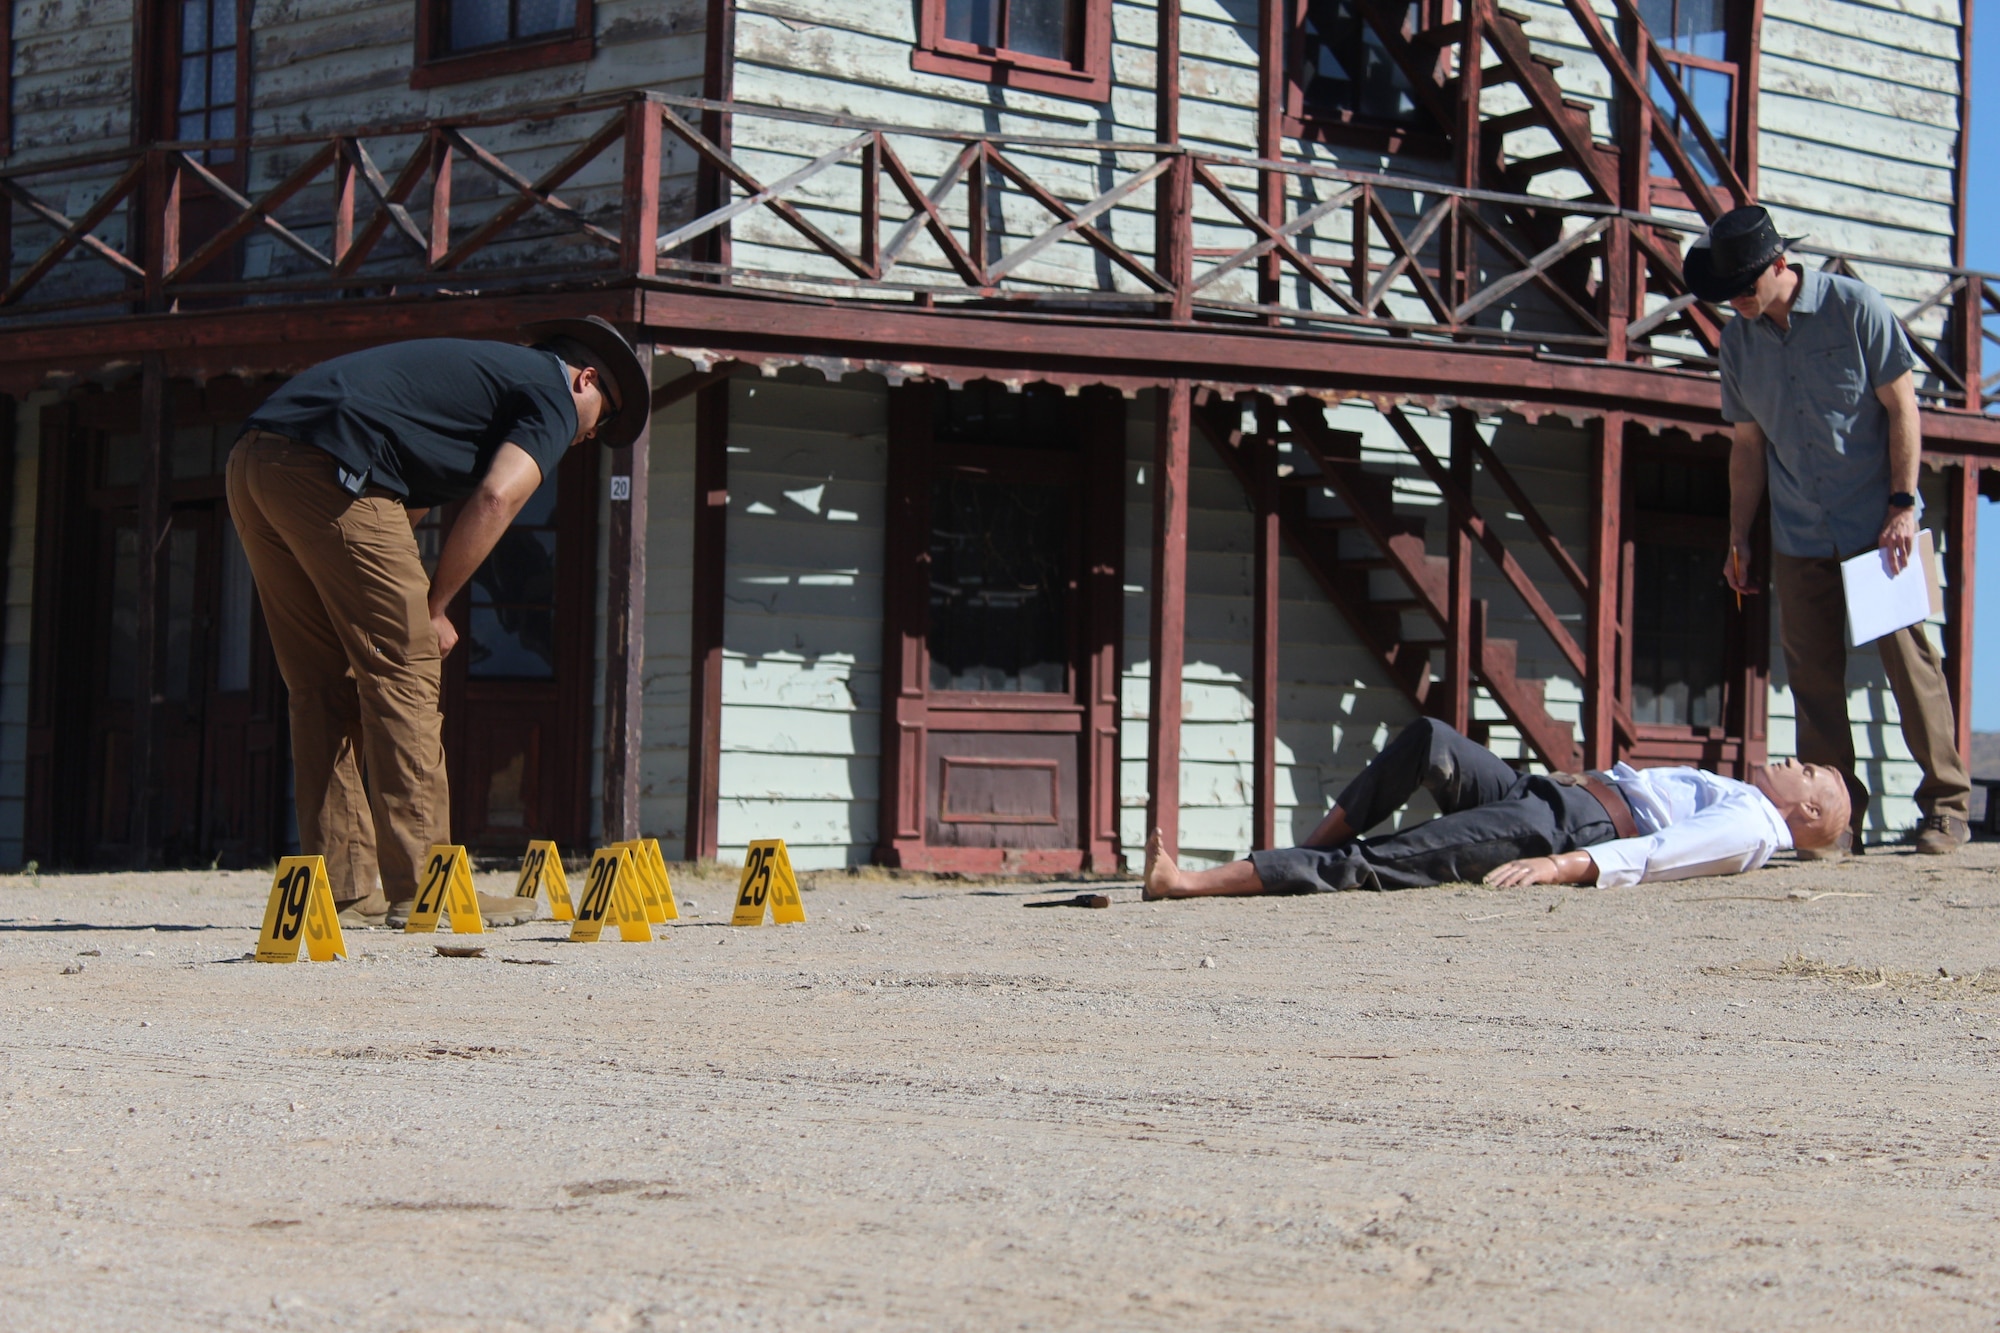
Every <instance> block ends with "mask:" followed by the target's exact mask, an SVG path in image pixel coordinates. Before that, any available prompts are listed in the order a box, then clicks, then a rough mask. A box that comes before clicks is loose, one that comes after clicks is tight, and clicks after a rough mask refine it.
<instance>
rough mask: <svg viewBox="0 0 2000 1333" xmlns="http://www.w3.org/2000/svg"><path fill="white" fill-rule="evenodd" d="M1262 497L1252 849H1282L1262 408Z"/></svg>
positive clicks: (1272, 443) (1275, 565)
mask: <svg viewBox="0 0 2000 1333" xmlns="http://www.w3.org/2000/svg"><path fill="white" fill-rule="evenodd" d="M1250 448H1251V449H1252V451H1253V452H1252V454H1251V459H1250V461H1251V466H1252V467H1254V468H1256V470H1257V471H1256V477H1257V494H1256V509H1255V511H1254V518H1253V522H1254V523H1255V525H1256V541H1255V546H1256V554H1255V555H1254V557H1253V561H1254V564H1253V568H1252V570H1251V579H1252V591H1251V631H1250V634H1251V666H1250V676H1251V680H1252V682H1253V686H1252V688H1253V689H1254V691H1255V693H1254V696H1253V698H1252V700H1251V705H1252V709H1253V712H1252V718H1253V723H1252V727H1253V732H1254V759H1253V761H1252V763H1253V770H1252V775H1251V798H1250V799H1251V824H1250V838H1251V845H1252V846H1253V847H1257V848H1267V847H1275V846H1277V845H1278V645H1279V642H1280V639H1279V624H1278V573H1279V568H1280V561H1279V557H1280V555H1281V553H1282V547H1281V545H1280V541H1279V528H1278V521H1279V520H1278V411H1277V407H1276V406H1275V405H1274V404H1273V403H1272V402H1271V401H1270V400H1269V399H1260V400H1259V401H1258V403H1257V436H1256V439H1255V440H1254V441H1253V442H1252V443H1251V445H1250Z"/></svg>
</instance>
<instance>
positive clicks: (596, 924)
mask: <svg viewBox="0 0 2000 1333" xmlns="http://www.w3.org/2000/svg"><path fill="white" fill-rule="evenodd" d="M638 879H639V870H638V866H637V865H636V864H635V863H634V861H633V858H632V849H631V847H630V846H629V845H627V844H624V843H614V844H612V845H611V846H609V847H599V848H598V849H597V851H596V852H595V853H593V854H592V856H591V858H590V871H589V873H588V875H587V876H586V877H585V879H584V883H583V897H582V898H581V899H580V900H579V901H578V902H577V905H576V924H575V925H573V926H571V927H570V928H569V937H570V939H571V940H573V941H581V942H583V943H586V944H589V943H594V942H596V941H597V940H598V939H599V938H600V937H601V936H602V934H603V931H604V928H605V927H606V926H616V927H617V928H618V938H619V939H621V940H650V939H652V938H653V927H652V925H651V923H649V922H648V921H647V920H646V900H645V898H644V897H643V896H642V895H641V894H640V891H639V886H638Z"/></svg>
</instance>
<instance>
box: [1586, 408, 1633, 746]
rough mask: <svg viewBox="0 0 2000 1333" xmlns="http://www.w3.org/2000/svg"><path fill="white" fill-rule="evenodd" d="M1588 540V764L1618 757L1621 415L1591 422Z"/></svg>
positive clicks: (1622, 494) (1622, 503) (1622, 513)
mask: <svg viewBox="0 0 2000 1333" xmlns="http://www.w3.org/2000/svg"><path fill="white" fill-rule="evenodd" d="M1590 435H1591V459H1590V482H1591V486H1590V498H1591V545H1590V587H1589V592H1588V605H1589V619H1588V624H1589V633H1590V640H1589V644H1588V652H1589V658H1590V670H1589V673H1588V674H1587V675H1586V677H1585V678H1584V682H1583V697H1584V723H1583V743H1584V752H1585V760H1584V762H1585V763H1587V764H1589V765H1590V767H1592V768H1609V767H1611V765H1613V764H1614V763H1616V762H1618V746H1617V737H1616V734H1615V732H1614V728H1615V726H1616V715H1617V709H1618V679H1619V675H1618V647H1619V641H1620V638H1621V635H1622V628H1623V627H1622V622H1621V619H1620V614H1619V596H1618V594H1619V591H1620V587H1621V579H1620V578H1619V565H1620V559H1621V554H1622V551H1623V547H1624V541H1625V537H1624V527H1623V524H1624V516H1625V499H1624V497H1625V418H1624V417H1623V415H1622V414H1619V413H1615V412H1614V413H1611V414H1608V415H1606V416H1603V417H1600V418H1599V419H1598V420H1597V421H1595V422H1593V423H1591V427H1590Z"/></svg>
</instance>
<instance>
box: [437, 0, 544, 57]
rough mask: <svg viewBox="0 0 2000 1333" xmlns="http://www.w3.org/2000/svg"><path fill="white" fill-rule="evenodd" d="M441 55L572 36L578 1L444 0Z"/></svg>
mask: <svg viewBox="0 0 2000 1333" xmlns="http://www.w3.org/2000/svg"><path fill="white" fill-rule="evenodd" d="M443 9H444V31H443V32H442V33H441V34H440V36H441V37H442V39H443V40H442V41H441V42H440V43H439V50H438V52H437V54H439V55H464V54H466V53H467V52H470V51H485V50H490V49H491V48H493V47H496V46H508V45H512V44H513V43H515V42H525V41H532V40H534V39H536V38H544V39H546V38H549V37H554V36H564V37H567V36H572V35H574V34H575V32H576V0H445V4H444V6H443Z"/></svg>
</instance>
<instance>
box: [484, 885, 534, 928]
mask: <svg viewBox="0 0 2000 1333" xmlns="http://www.w3.org/2000/svg"><path fill="white" fill-rule="evenodd" d="M479 917H480V920H482V921H484V922H485V923H486V924H487V925H489V926H524V925H526V924H527V923H528V922H530V921H533V920H534V919H535V900H534V899H533V898H516V897H515V896H514V895H513V894H511V893H510V894H506V895H504V896H503V895H501V894H497V893H482V894H480V895H479Z"/></svg>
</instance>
